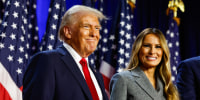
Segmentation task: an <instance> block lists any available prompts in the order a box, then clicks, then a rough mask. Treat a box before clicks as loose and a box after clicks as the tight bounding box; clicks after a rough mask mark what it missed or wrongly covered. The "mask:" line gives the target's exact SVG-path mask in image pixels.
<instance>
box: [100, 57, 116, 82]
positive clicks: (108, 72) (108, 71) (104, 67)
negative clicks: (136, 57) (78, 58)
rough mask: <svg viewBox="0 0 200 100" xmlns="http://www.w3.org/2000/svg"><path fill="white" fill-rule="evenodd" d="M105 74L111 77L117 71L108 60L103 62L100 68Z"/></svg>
mask: <svg viewBox="0 0 200 100" xmlns="http://www.w3.org/2000/svg"><path fill="white" fill-rule="evenodd" d="M99 71H100V72H101V73H102V74H103V75H105V76H106V77H108V78H111V77H112V76H113V74H114V73H115V68H113V67H112V66H111V65H110V64H109V63H107V62H106V61H102V62H101V66H100V70H99Z"/></svg>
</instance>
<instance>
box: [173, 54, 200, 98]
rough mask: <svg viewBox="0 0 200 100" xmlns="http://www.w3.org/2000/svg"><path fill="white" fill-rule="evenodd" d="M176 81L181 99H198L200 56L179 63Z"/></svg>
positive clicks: (199, 96)
mask: <svg viewBox="0 0 200 100" xmlns="http://www.w3.org/2000/svg"><path fill="white" fill-rule="evenodd" d="M176 82H177V88H178V91H179V93H180V97H181V100H200V56H198V57H193V58H190V59H186V60H184V61H182V62H181V63H180V64H179V66H178V70H177V81H176Z"/></svg>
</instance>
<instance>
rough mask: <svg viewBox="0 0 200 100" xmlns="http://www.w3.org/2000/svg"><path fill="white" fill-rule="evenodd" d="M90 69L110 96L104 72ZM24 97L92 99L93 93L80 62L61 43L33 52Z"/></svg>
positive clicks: (54, 99) (45, 99)
mask: <svg viewBox="0 0 200 100" xmlns="http://www.w3.org/2000/svg"><path fill="white" fill-rule="evenodd" d="M91 69H92V71H93V72H94V75H95V76H96V79H97V81H98V84H99V86H100V88H101V91H102V95H103V99H104V100H108V98H107V94H106V93H105V88H104V84H103V78H102V76H101V74H100V73H99V72H97V71H95V70H94V69H93V68H91ZM23 100H92V96H91V94H90V90H89V88H88V86H87V83H86V81H85V79H84V77H83V75H82V73H81V71H80V70H79V68H78V65H77V64H76V63H75V61H74V59H73V58H72V56H71V55H70V54H69V52H68V51H67V50H66V48H64V46H61V47H59V48H58V49H56V50H53V51H45V52H42V53H38V54H36V55H35V56H33V58H32V59H31V61H30V63H29V65H28V67H27V70H26V73H25V75H24V80H23Z"/></svg>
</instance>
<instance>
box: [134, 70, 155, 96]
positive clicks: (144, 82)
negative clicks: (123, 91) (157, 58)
mask: <svg viewBox="0 0 200 100" xmlns="http://www.w3.org/2000/svg"><path fill="white" fill-rule="evenodd" d="M133 72H134V73H136V74H137V75H138V76H139V78H137V79H136V83H137V84H138V85H139V86H140V87H141V88H142V89H143V90H144V91H145V92H146V93H147V94H148V95H149V96H150V97H151V98H152V99H153V98H155V97H157V94H156V90H155V89H154V88H153V86H152V85H151V83H150V82H149V80H148V78H147V77H146V75H145V74H144V72H143V71H142V70H141V69H140V67H137V68H136V69H135V70H133Z"/></svg>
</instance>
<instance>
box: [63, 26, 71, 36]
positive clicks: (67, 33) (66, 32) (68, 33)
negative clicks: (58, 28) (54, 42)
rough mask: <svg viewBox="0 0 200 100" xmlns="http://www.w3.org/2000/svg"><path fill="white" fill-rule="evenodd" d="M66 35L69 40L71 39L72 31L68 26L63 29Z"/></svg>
mask: <svg viewBox="0 0 200 100" xmlns="http://www.w3.org/2000/svg"><path fill="white" fill-rule="evenodd" d="M63 32H64V35H65V37H66V38H67V39H70V38H71V31H70V29H69V27H68V26H64V28H63Z"/></svg>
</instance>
